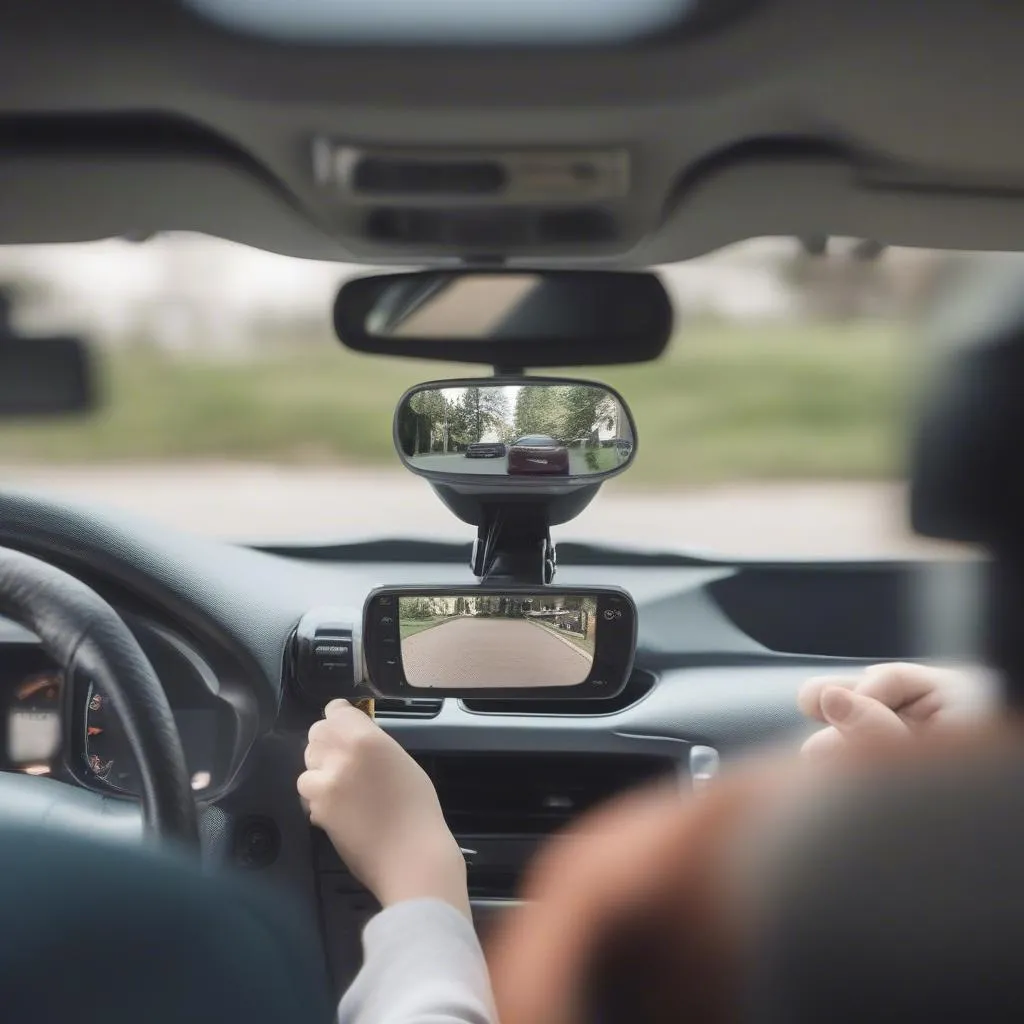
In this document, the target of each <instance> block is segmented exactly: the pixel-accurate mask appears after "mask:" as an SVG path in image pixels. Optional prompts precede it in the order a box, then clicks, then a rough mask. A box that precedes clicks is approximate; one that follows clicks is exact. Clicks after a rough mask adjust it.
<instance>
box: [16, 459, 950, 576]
mask: <svg viewBox="0 0 1024 1024" xmlns="http://www.w3.org/2000/svg"><path fill="white" fill-rule="evenodd" d="M0 487H3V488H5V489H24V490H31V491H42V492H46V493H49V494H51V495H55V496H58V497H61V498H64V499H67V500H70V501H74V502H79V503H84V504H100V505H106V506H112V507H115V508H120V509H123V510H125V511H128V512H130V513H133V514H136V515H139V516H142V517H145V518H147V519H150V520H153V521H154V522H157V523H161V524H165V525H167V526H169V527H172V528H175V529H179V530H183V531H186V532H192V533H198V534H204V535H207V536H213V537H219V538H225V539H230V540H238V541H243V542H264V541H265V542H271V541H278V542H281V541H304V542H310V543H316V542H337V541H343V540H359V539H365V538H371V537H373V538H381V537H422V538H430V539H433V540H457V541H462V542H466V543H468V542H469V541H470V540H471V539H472V535H473V530H472V527H469V526H467V525H466V524H465V523H462V522H460V521H459V520H457V519H456V518H455V516H454V515H452V514H451V513H450V512H449V511H448V510H447V508H445V507H444V505H442V504H441V502H440V501H439V500H438V499H437V498H436V497H435V496H434V494H433V493H432V492H431V490H430V487H429V486H428V485H427V484H426V483H425V482H424V481H422V480H419V479H417V478H416V477H413V476H412V475H410V474H408V473H405V472H403V471H401V470H392V471H387V470H361V469H360V470H353V469H345V468H340V467H339V468H338V469H324V468H286V467H280V466H272V465H252V464H244V465H238V464H230V463H202V464H189V463H177V464H159V465H138V466H132V465H115V466H109V465H108V466H45V467H35V468H25V467H20V468H14V467H7V468H4V467H0ZM905 501H906V495H905V489H904V488H903V487H902V486H901V485H898V484H889V483H856V482H853V483H795V484H793V483H789V484H787V483H746V484H744V483H737V484H727V485H721V486H714V487H704V488H693V489H686V490H684V489H679V490H658V491H653V492H647V491H643V490H637V489H635V488H628V487H624V486H621V485H620V482H619V480H613V481H611V482H609V483H608V484H607V485H606V486H605V487H604V488H603V489H602V490H601V492H600V493H599V494H598V496H597V498H596V499H595V500H594V502H593V503H592V504H591V505H590V506H589V507H588V508H587V509H585V510H584V511H583V513H582V514H581V515H580V516H579V517H578V518H577V519H574V520H573V521H572V522H570V523H567V524H566V525H564V526H559V527H556V528H555V529H554V530H553V535H554V538H555V541H556V542H558V541H567V540H572V541H581V542H590V543H598V544H609V545H615V546H626V547H639V548H647V549H660V550H668V549H673V550H689V551H693V552H695V553H717V554H728V555H732V556H737V557H740V556H749V557H766V556H767V557H796V558H800V557H819V558H820V557H831V558H864V557H900V556H908V555H915V554H917V555H941V554H947V553H954V552H955V549H952V548H950V547H947V546H944V545H938V544H934V543H930V542H927V541H922V540H921V539H920V538H915V537H913V536H912V535H911V534H910V532H909V529H908V527H907V525H906V516H905V512H904V509H905Z"/></svg>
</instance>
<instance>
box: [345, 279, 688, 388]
mask: <svg viewBox="0 0 1024 1024" xmlns="http://www.w3.org/2000/svg"><path fill="white" fill-rule="evenodd" d="M334 323H335V329H336V331H337V334H338V337H339V338H340V339H341V341H342V343H343V344H344V345H346V346H347V347H348V348H351V349H355V350H357V351H360V352H374V353H377V354H381V355H392V356H412V357H417V358H420V359H443V360H449V361H454V362H471V363H487V364H489V365H491V366H496V367H501V368H505V369H513V368H515V369H522V368H525V367H549V366H593V365H603V364H611V363H639V362H644V361H646V360H648V359H654V358H656V357H657V356H659V355H660V354H661V353H662V351H664V348H665V345H666V344H667V343H668V340H669V337H670V335H671V332H672V305H671V303H670V301H669V298H668V294H667V292H666V291H665V287H664V285H663V284H662V283H661V281H660V280H659V279H658V278H657V277H656V276H655V275H654V274H648V273H627V272H612V271H564V270H559V271H504V270H502V271H429V272H423V273H413V274H387V275H383V276H377V277H363V278H357V279H355V280H353V281H349V282H347V283H346V284H345V285H344V286H343V287H342V289H341V291H340V292H339V294H338V298H337V301H336V303H335V308H334Z"/></svg>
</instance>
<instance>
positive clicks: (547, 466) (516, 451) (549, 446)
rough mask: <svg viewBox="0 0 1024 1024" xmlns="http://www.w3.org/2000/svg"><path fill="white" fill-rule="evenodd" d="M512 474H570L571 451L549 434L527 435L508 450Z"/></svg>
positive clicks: (509, 467) (509, 469) (509, 468)
mask: <svg viewBox="0 0 1024 1024" xmlns="http://www.w3.org/2000/svg"><path fill="white" fill-rule="evenodd" d="M508 471H509V472H510V473H531V474H540V473H557V474H560V475H562V476H567V475H568V473H569V449H568V448H566V447H565V445H564V444H559V442H558V441H556V440H555V439H554V438H553V437H548V436H547V434H527V435H526V437H521V438H519V440H518V441H516V442H515V444H513V445H511V446H510V447H509V450H508Z"/></svg>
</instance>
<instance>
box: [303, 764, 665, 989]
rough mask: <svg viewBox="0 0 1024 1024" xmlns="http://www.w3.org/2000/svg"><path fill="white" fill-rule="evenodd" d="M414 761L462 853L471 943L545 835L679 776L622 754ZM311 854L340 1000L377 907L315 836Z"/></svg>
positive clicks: (515, 888)
mask: <svg viewBox="0 0 1024 1024" xmlns="http://www.w3.org/2000/svg"><path fill="white" fill-rule="evenodd" d="M417 760H418V761H419V763H420V764H421V766H422V767H423V768H424V770H425V771H426V772H427V774H428V775H429V776H430V778H431V780H432V781H433V783H434V786H435V787H436V789H437V793H438V796H439V798H440V801H441V807H442V809H443V811H444V814H445V819H446V821H447V822H448V825H449V827H450V828H451V830H452V832H453V833H454V835H455V837H456V839H457V840H458V842H459V845H460V846H461V847H462V848H463V849H464V850H465V851H466V859H467V865H468V877H469V893H470V899H471V901H472V904H473V915H474V920H475V922H476V925H477V930H478V932H480V933H481V936H483V935H484V933H485V932H486V930H487V928H488V926H489V925H490V924H491V923H492V922H493V921H494V919H495V917H496V916H497V915H499V914H500V913H501V912H502V911H503V910H505V909H507V908H508V907H510V906H512V905H513V902H514V901H515V899H516V897H517V895H518V892H519V883H520V880H521V878H522V875H523V871H524V869H525V867H526V865H527V864H528V862H529V861H530V859H531V857H532V856H533V854H534V853H535V852H536V850H537V848H538V847H539V845H540V844H541V843H542V842H543V841H544V840H545V839H546V838H547V837H548V836H549V835H551V834H552V833H553V832H555V831H557V830H559V829H561V828H564V827H565V826H566V825H568V824H570V823H571V822H572V821H573V820H574V819H576V818H577V817H578V816H579V815H581V814H583V813H585V812H586V811H588V810H589V809H591V808H592V807H594V806H596V805H597V804H599V803H602V802H604V801H606V800H608V799H609V798H611V797H613V796H615V795H617V794H618V793H621V792H623V791H625V790H627V789H631V788H634V787H636V786H639V785H643V784H644V783H645V782H651V781H653V780H655V779H658V778H662V777H666V776H671V775H672V774H673V773H676V772H678V770H679V767H678V765H677V763H676V762H675V761H674V760H672V759H671V758H665V757H654V756H638V755H632V754H629V755H626V754H622V755H609V754H600V755H597V754H536V753H530V754H499V753H493V754H437V755H425V756H418V757H417ZM313 849H314V851H315V854H314V856H315V857H316V876H317V888H318V895H319V903H320V919H321V927H322V929H323V932H324V943H325V948H326V949H327V951H328V959H329V963H330V968H331V974H332V979H333V982H334V985H335V989H336V991H337V992H339V993H340V992H342V991H344V990H345V989H346V988H347V987H348V985H349V984H350V983H351V981H352V978H353V977H354V976H355V973H356V971H358V969H359V965H360V963H361V960H362V951H361V947H360V935H361V933H362V928H363V926H364V925H365V923H366V922H367V921H368V920H369V919H370V917H372V916H373V914H375V913H376V912H377V910H378V909H379V908H378V906H377V904H376V902H375V901H374V899H373V897H372V896H371V895H370V894H369V893H368V892H367V891H366V890H365V889H364V888H363V887H362V886H361V885H360V884H359V883H358V882H357V881H356V880H355V879H354V878H353V877H352V876H351V875H350V874H349V872H348V871H347V869H346V868H345V865H344V864H343V863H342V862H341V861H340V860H339V859H338V856H337V854H336V853H335V852H334V849H333V847H332V846H331V844H330V842H329V841H328V840H327V838H326V836H325V835H324V834H323V833H322V832H320V831H319V830H314V845H313Z"/></svg>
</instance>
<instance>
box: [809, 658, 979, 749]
mask: <svg viewBox="0 0 1024 1024" xmlns="http://www.w3.org/2000/svg"><path fill="white" fill-rule="evenodd" d="M961 681H962V676H961V673H959V672H957V671H955V670H952V669H940V668H932V667H929V666H925V665H912V664H904V663H902V662H897V663H892V664H886V665H873V666H871V667H870V668H867V669H865V670H864V671H863V672H862V673H861V674H860V675H859V676H822V677H819V678H816V679H811V680H808V682H806V683H805V684H804V686H803V687H802V688H801V690H800V694H799V696H798V698H797V702H798V704H799V706H800V710H801V711H802V712H803V713H804V714H805V715H807V716H808V718H813V719H816V720H818V721H819V722H822V723H824V726H825V727H824V728H823V729H819V730H818V731H817V732H816V733H814V734H813V735H812V736H810V738H809V739H807V741H806V742H805V743H804V745H803V747H802V751H801V752H802V753H803V755H804V756H805V757H808V758H812V759H815V760H818V759H828V758H833V757H836V756H839V755H841V754H842V753H844V752H850V751H852V752H856V751H857V750H859V749H865V748H869V747H870V748H877V747H879V746H883V745H886V744H891V743H900V742H903V741H905V740H908V739H910V738H911V737H912V736H913V735H914V734H915V732H918V731H920V730H923V729H928V728H931V727H933V726H934V725H935V724H936V723H937V722H938V721H939V720H940V719H941V718H942V713H943V711H945V710H946V709H947V708H948V705H949V703H950V700H951V697H950V694H951V691H952V689H953V688H954V687H955V685H956V684H957V683H958V682H961Z"/></svg>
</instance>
